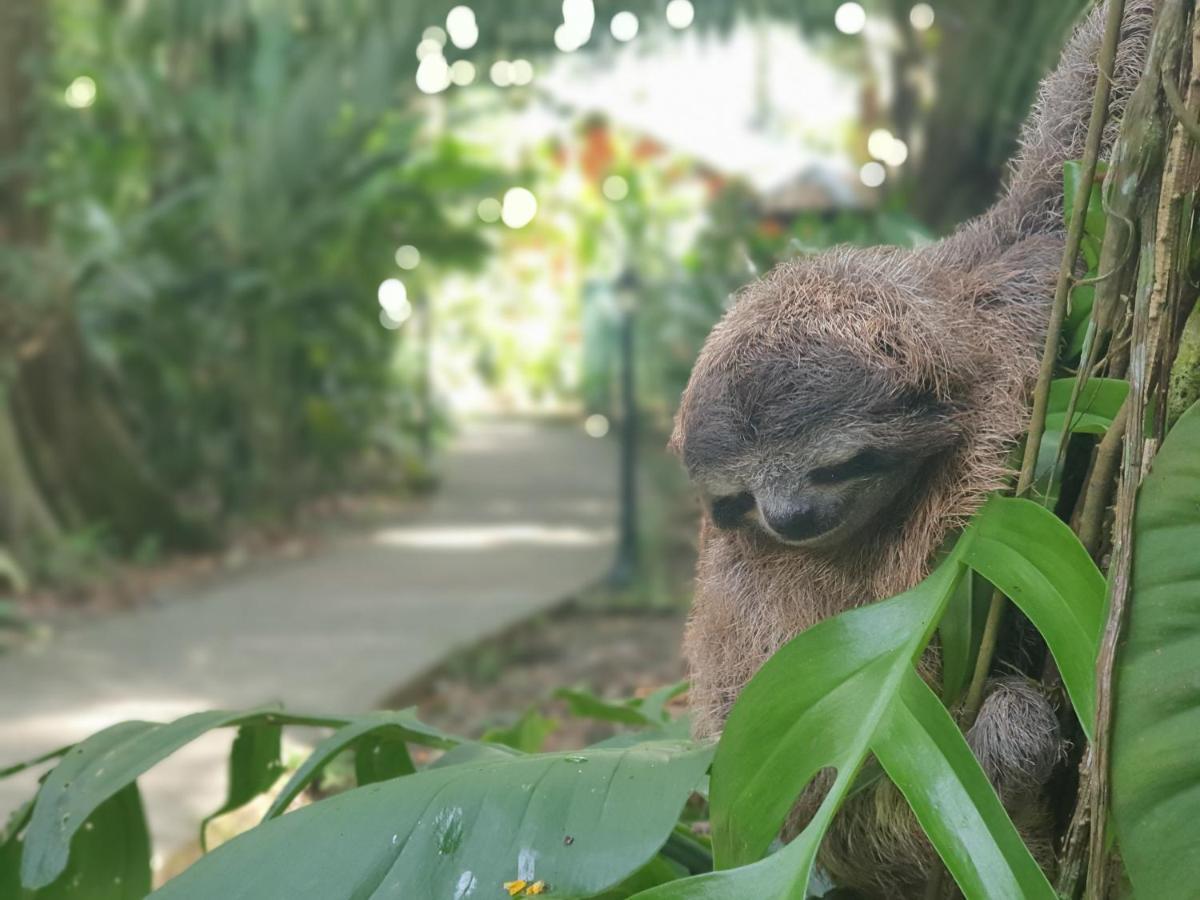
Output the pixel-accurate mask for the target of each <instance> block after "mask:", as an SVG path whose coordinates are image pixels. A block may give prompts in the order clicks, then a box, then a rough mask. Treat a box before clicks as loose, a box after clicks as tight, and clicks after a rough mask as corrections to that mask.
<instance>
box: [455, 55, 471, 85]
mask: <svg viewBox="0 0 1200 900" xmlns="http://www.w3.org/2000/svg"><path fill="white" fill-rule="evenodd" d="M450 80H451V81H452V82H454V83H455V84H457V85H458V86H459V87H466V86H467V85H468V84H471V83H472V82H474V81H475V63H473V62H471V61H470V60H469V59H456V60H455V61H454V62H453V63H452V64H451V65H450Z"/></svg>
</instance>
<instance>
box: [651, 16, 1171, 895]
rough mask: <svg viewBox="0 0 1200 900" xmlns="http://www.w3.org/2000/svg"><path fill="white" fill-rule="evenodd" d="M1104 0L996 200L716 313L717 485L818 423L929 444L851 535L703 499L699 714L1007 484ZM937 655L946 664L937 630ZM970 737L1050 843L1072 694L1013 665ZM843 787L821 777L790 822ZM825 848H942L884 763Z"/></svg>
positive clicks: (910, 569)
mask: <svg viewBox="0 0 1200 900" xmlns="http://www.w3.org/2000/svg"><path fill="white" fill-rule="evenodd" d="M1152 12H1153V4H1152V2H1151V0H1128V2H1127V3H1126V11H1125V21H1124V25H1123V29H1122V39H1121V43H1120V47H1119V51H1118V58H1117V67H1116V73H1115V77H1114V80H1113V85H1112V92H1111V102H1110V119H1109V122H1110V124H1109V127H1108V129H1107V132H1106V135H1105V146H1106V147H1108V146H1111V143H1112V141H1113V139H1114V138H1115V134H1116V127H1117V123H1118V122H1119V119H1120V116H1121V112H1122V110H1123V109H1124V106H1125V103H1126V101H1127V99H1128V96H1129V94H1130V93H1131V91H1132V89H1133V87H1134V86H1135V84H1136V81H1137V78H1138V76H1139V75H1140V71H1141V67H1142V62H1143V60H1144V58H1145V52H1146V43H1147V39H1148V35H1149V31H1150V21H1151V17H1152ZM1103 16H1104V10H1103V8H1102V7H1101V8H1099V9H1096V10H1094V11H1093V12H1092V13H1091V14H1090V15H1088V16H1087V17H1086V18H1085V19H1084V20H1083V22H1082V23H1081V24H1080V25H1079V27H1078V28H1077V30H1076V32H1075V33H1074V35H1073V36H1072V38H1071V40H1070V42H1069V43H1068V45H1067V47H1066V49H1065V50H1064V52H1063V55H1062V58H1061V61H1060V63H1059V65H1058V67H1057V68H1056V69H1055V70H1054V71H1053V72H1052V73H1051V74H1050V75H1049V76H1048V77H1047V78H1046V79H1045V80H1044V81H1043V83H1042V85H1041V88H1040V91H1039V95H1038V99H1037V102H1036V106H1035V108H1034V110H1033V112H1032V113H1031V115H1030V117H1029V119H1028V121H1027V122H1026V124H1025V125H1024V128H1023V130H1022V134H1021V144H1020V150H1019V152H1018V154H1017V157H1016V158H1015V160H1014V161H1013V163H1012V166H1011V169H1010V176H1009V184H1008V187H1007V189H1006V191H1005V192H1004V194H1003V196H1002V197H1001V198H1000V199H999V201H998V202H997V203H996V204H995V206H993V207H992V208H991V209H990V210H988V211H987V212H986V213H984V214H983V215H981V216H980V217H978V218H976V219H974V220H972V221H970V222H967V223H966V224H964V225H963V226H961V227H960V228H959V229H958V230H957V231H956V232H955V233H953V234H952V235H950V236H949V237H948V238H946V239H944V240H942V241H941V242H939V243H936V244H933V245H930V246H928V247H924V248H921V249H917V250H904V249H897V248H887V247H879V248H873V249H858V248H848V247H842V248H836V249H833V250H830V251H828V252H825V253H822V254H819V255H816V256H812V257H807V258H803V259H797V260H793V261H789V262H785V263H783V264H781V265H779V266H778V267H776V268H775V269H774V270H772V271H771V272H770V273H769V274H768V275H766V276H765V277H764V278H762V279H761V280H759V281H758V282H756V283H754V284H752V285H750V286H749V287H747V288H745V289H744V290H743V291H742V292H741V294H740V295H739V297H738V298H737V300H736V302H735V304H734V305H733V307H732V308H731V309H730V311H729V312H728V313H727V314H726V315H725V317H724V318H723V319H722V321H721V322H720V323H719V324H718V325H717V326H716V327H715V328H714V329H713V331H712V333H711V334H710V336H709V338H708V340H707V342H706V344H705V346H704V349H703V350H702V352H701V354H700V357H699V359H698V361H697V363H696V366H695V369H694V371H693V373H692V377H691V380H690V382H689V384H688V387H687V389H686V391H685V393H684V396H683V400H682V403H681V407H680V411H679V414H678V418H677V422H676V431H675V435H674V437H673V439H672V445H673V447H674V448H675V450H676V451H677V452H678V453H679V454H680V455H681V457H682V459H683V461H684V464H685V465H686V466H687V468H688V470H689V473H690V475H691V476H692V478H693V480H694V481H695V482H696V483H697V484H698V485H700V487H701V491H702V493H706V494H709V495H710V496H711V495H712V494H713V493H714V492H717V491H718V490H720V489H724V488H720V487H714V485H715V486H725V485H735V486H738V487H741V488H744V489H747V490H749V489H750V488H749V487H747V486H750V487H752V486H754V485H757V484H761V483H763V480H764V478H768V477H769V478H774V479H776V480H778V479H780V478H783V479H785V480H786V478H787V477H788V475H789V472H790V471H791V470H792V468H793V467H799V466H801V465H802V463H798V462H796V460H795V459H794V458H793V456H792V455H789V454H790V453H791V452H792V451H790V450H789V447H790V446H791V445H794V444H795V443H796V436H798V435H801V436H802V435H804V434H805V433H806V432H807V430H811V429H813V428H816V427H820V428H822V429H826V430H829V431H831V432H833V433H837V432H839V431H843V430H845V431H855V430H856V431H858V432H860V433H865V434H868V435H870V436H872V437H873V438H878V439H881V440H883V441H885V442H887V443H889V444H891V445H892V446H896V447H906V448H910V449H912V451H913V453H914V454H915V455H916V456H917V457H918V458H919V460H920V463H919V466H918V467H917V468H915V469H914V470H913V474H912V477H911V478H907V479H905V484H906V486H905V487H904V489H903V490H902V491H901V492H900V493H899V495H897V496H896V497H895V499H894V500H893V501H892V502H891V503H890V505H889V506H888V509H887V511H886V512H885V513H883V514H880V515H879V516H876V517H875V518H874V519H873V520H872V523H871V524H870V525H869V526H868V527H865V528H862V529H861V530H858V531H856V532H855V534H854V536H853V537H852V538H851V539H849V540H846V541H844V542H841V543H839V544H838V545H837V546H835V547H832V548H828V547H823V548H813V549H809V548H806V547H804V546H795V545H792V544H788V543H785V542H782V541H780V540H777V539H776V538H775V536H774V535H771V534H768V533H767V532H766V531H765V530H764V529H763V528H756V527H749V526H748V527H734V528H718V527H716V526H715V525H714V522H713V520H712V516H711V515H709V516H706V517H705V521H704V522H703V524H702V527H701V552H700V561H699V565H698V568H697V585H696V596H695V602H694V605H693V609H692V614H691V618H690V622H689V626H688V630H687V633H686V637H685V646H684V650H685V655H686V656H687V659H688V662H689V666H690V670H691V684H692V687H691V695H690V696H691V700H690V702H691V707H692V714H693V717H694V722H695V726H694V727H695V731H696V733H697V734H698V735H699V736H702V737H713V736H716V735H717V734H719V732H720V730H721V727H722V724H723V722H724V721H725V718H726V716H727V714H728V712H729V709H730V707H731V706H732V704H733V702H734V700H735V699H736V698H737V696H738V694H739V692H740V691H741V689H742V687H743V686H744V685H745V684H746V682H747V681H748V680H749V679H750V678H751V677H752V676H753V675H754V673H755V672H756V671H757V670H758V668H759V667H760V666H761V665H762V664H763V662H765V661H766V659H767V658H768V657H769V656H771V654H772V653H774V651H775V650H777V649H778V648H779V647H780V646H781V645H782V644H784V643H785V642H786V641H788V640H789V639H790V638H792V637H793V636H795V635H796V634H797V633H799V632H801V631H804V630H805V629H807V628H809V627H811V626H812V625H814V624H816V623H817V622H820V621H821V620H823V619H825V618H827V617H829V616H832V615H835V614H837V613H840V612H842V611H844V610H847V609H850V608H853V607H857V606H861V605H863V604H867V603H870V602H873V601H876V600H880V599H883V598H886V597H890V596H894V595H896V594H899V593H901V592H902V591H904V590H906V589H908V588H910V587H912V586H913V585H914V584H916V583H917V582H918V581H920V580H921V579H922V578H923V577H924V576H925V575H926V574H927V573H928V570H929V566H930V562H931V559H932V557H933V556H934V555H935V553H936V551H937V550H938V548H939V547H941V546H942V545H943V543H944V542H945V541H946V540H947V539H948V537H950V536H951V535H952V534H953V532H954V531H955V530H956V529H958V528H961V527H962V526H963V525H964V524H965V523H966V522H967V520H968V519H969V518H970V517H971V515H972V514H973V513H974V512H975V511H976V510H977V509H978V508H979V506H980V504H981V503H982V502H983V500H984V499H985V497H986V495H987V494H988V493H989V492H991V491H994V490H996V489H998V488H1002V487H1003V486H1004V485H1005V483H1006V479H1007V477H1008V476H1009V470H1008V465H1007V463H1008V459H1009V456H1010V453H1011V451H1012V449H1013V447H1014V445H1015V443H1016V442H1017V440H1018V439H1019V437H1020V435H1021V433H1022V431H1023V429H1024V428H1025V425H1026V423H1027V418H1028V409H1027V403H1028V400H1029V394H1030V390H1031V388H1032V386H1033V383H1034V381H1035V380H1036V374H1037V369H1038V364H1039V357H1040V355H1041V350H1042V344H1043V341H1044V333H1045V327H1046V322H1047V320H1048V317H1049V308H1050V305H1051V301H1052V297H1053V293H1054V284H1055V280H1056V277H1057V272H1058V267H1059V262H1060V259H1061V255H1062V251H1063V246H1064V240H1065V235H1064V231H1065V228H1064V223H1063V217H1062V212H1061V205H1062V184H1063V182H1062V166H1063V163H1064V162H1065V161H1066V160H1071V159H1077V158H1079V157H1081V156H1082V155H1083V145H1084V139H1085V135H1086V131H1087V121H1088V117H1089V113H1090V108H1091V104H1092V96H1093V91H1094V88H1095V83H1096V66H1095V59H1096V55H1097V52H1098V49H1099V46H1100V41H1101V36H1102V32H1103V27H1104V24H1103ZM875 432H881V433H880V434H876V433H875ZM764 473H766V474H765V475H764ZM923 667H924V668H926V669H928V670H929V672H930V673H931V675H933V673H936V670H937V668H938V663H937V659H936V651H931V652H930V653H929V654H927V656H926V658H925V660H924V661H923ZM967 737H968V741H969V742H970V744H971V746H972V748H973V749H974V750H975V752H976V755H977V756H978V757H979V758H980V760H981V762H982V763H983V766H984V769H985V771H986V772H987V773H988V775H989V776H990V777H991V779H992V781H993V783H994V784H995V785H996V786H997V788H998V789H999V791H1000V794H1001V798H1002V799H1003V800H1004V801H1005V803H1006V806H1007V807H1008V809H1009V811H1010V813H1011V814H1012V816H1013V818H1014V820H1015V821H1016V822H1017V824H1018V827H1020V828H1021V829H1022V831H1023V833H1024V834H1025V836H1026V838H1027V839H1028V840H1029V842H1030V844H1031V846H1033V848H1034V850H1035V853H1038V855H1039V856H1040V857H1041V858H1043V859H1048V858H1049V857H1050V853H1049V845H1048V841H1049V837H1048V835H1049V829H1048V828H1047V827H1046V826H1045V825H1044V824H1043V821H1044V818H1045V817H1044V813H1043V811H1042V802H1041V799H1040V794H1041V790H1042V786H1043V785H1044V784H1045V782H1046V781H1047V779H1048V778H1049V776H1050V773H1051V770H1052V769H1053V768H1054V766H1055V763H1056V762H1057V761H1058V759H1059V758H1060V756H1061V753H1062V747H1061V744H1062V741H1061V738H1060V736H1059V732H1058V726H1057V720H1056V716H1055V714H1054V710H1053V709H1052V708H1051V706H1050V704H1049V703H1048V701H1047V700H1046V699H1045V698H1044V696H1043V695H1042V694H1041V693H1040V691H1038V689H1037V688H1036V687H1035V686H1032V685H1031V684H1029V683H1028V682H1026V681H1024V680H1022V679H1020V678H1007V679H1002V680H996V681H994V682H993V683H992V684H991V685H990V687H989V695H988V697H987V699H986V701H985V703H984V706H983V709H982V710H981V713H980V715H979V717H978V719H977V721H976V724H975V725H974V726H973V727H972V728H971V730H970V731H969V732H968V735H967ZM825 787H827V784H822V783H821V779H818V780H817V781H816V782H814V784H813V785H812V786H810V788H809V789H808V790H807V791H806V793H805V795H804V797H802V798H801V801H800V802H799V803H798V805H797V808H796V811H795V814H794V816H793V822H792V824H791V826H790V827H789V829H788V830H789V831H791V832H792V833H795V831H796V829H798V828H799V827H801V826H802V825H803V823H804V821H805V820H806V818H807V815H808V814H810V813H811V811H812V809H814V808H815V806H814V805H813V801H814V799H816V800H819V798H820V796H821V795H822V794H823V791H824V789H825ZM821 861H822V864H823V865H824V866H825V867H826V868H828V869H829V870H830V871H831V872H832V873H833V874H834V875H835V876H837V877H838V878H839V880H840V882H841V883H843V884H845V885H847V886H851V887H857V888H859V889H861V890H864V891H867V892H868V893H871V894H872V895H875V896H908V895H910V894H912V893H913V892H916V891H919V889H920V888H919V886H920V885H921V884H923V883H924V882H925V881H926V879H927V878H928V877H929V875H930V874H931V873H932V872H933V871H934V869H935V867H936V866H937V865H938V863H937V860H936V857H935V856H934V855H933V852H932V850H931V849H930V848H929V846H928V844H927V843H926V841H925V840H924V838H923V837H922V836H921V834H920V829H919V828H918V826H917V825H916V823H915V821H914V820H913V819H912V816H911V813H910V812H909V811H908V809H907V807H906V806H905V804H904V802H903V800H902V798H900V797H899V795H898V793H897V792H896V790H895V788H894V787H893V786H891V785H890V784H888V783H887V782H886V780H884V782H883V783H882V784H881V785H880V786H879V787H877V788H875V789H873V790H869V791H864V792H862V793H860V794H859V795H856V797H855V798H853V799H852V800H851V801H849V802H848V804H847V806H846V807H845V808H844V809H843V811H842V812H841V813H840V814H839V817H838V820H837V822H836V823H835V825H834V827H833V829H832V830H831V833H830V836H829V838H828V839H827V841H826V843H825V846H824V848H823V850H822V855H821Z"/></svg>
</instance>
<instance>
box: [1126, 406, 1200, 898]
mask: <svg viewBox="0 0 1200 900" xmlns="http://www.w3.org/2000/svg"><path fill="white" fill-rule="evenodd" d="M1198 548H1200V406H1192V408H1191V409H1189V410H1188V411H1187V412H1186V413H1184V415H1183V416H1182V417H1181V418H1180V419H1179V421H1178V422H1177V423H1176V425H1175V427H1174V428H1173V429H1172V430H1171V432H1170V433H1169V434H1168V435H1167V437H1166V439H1165V440H1164V441H1163V445H1162V448H1161V449H1160V450H1159V453H1158V456H1157V457H1156V458H1155V460H1154V463H1153V465H1152V466H1151V469H1150V473H1149V474H1148V475H1147V476H1146V478H1145V480H1144V481H1143V482H1142V487H1141V490H1140V492H1139V495H1138V503H1137V513H1136V518H1135V520H1134V550H1133V554H1134V555H1133V593H1132V597H1131V600H1130V604H1129V621H1128V625H1127V626H1126V630H1125V639H1124V645H1123V646H1122V648H1121V651H1120V654H1119V656H1118V659H1117V662H1118V667H1117V677H1116V702H1115V715H1116V718H1115V721H1114V725H1113V745H1112V759H1113V766H1112V792H1113V818H1114V822H1115V825H1116V830H1117V837H1118V841H1119V844H1120V847H1121V855H1122V857H1123V859H1124V861H1125V865H1126V868H1127V870H1128V872H1129V877H1130V879H1131V880H1132V881H1133V886H1134V889H1135V891H1136V892H1137V895H1138V896H1139V897H1154V898H1162V900H1173V898H1180V900H1183V898H1187V897H1192V896H1194V895H1195V892H1196V885H1197V884H1200V855H1198V854H1197V852H1196V823H1197V822H1198V821H1200V752H1197V739H1198V737H1200V549H1198Z"/></svg>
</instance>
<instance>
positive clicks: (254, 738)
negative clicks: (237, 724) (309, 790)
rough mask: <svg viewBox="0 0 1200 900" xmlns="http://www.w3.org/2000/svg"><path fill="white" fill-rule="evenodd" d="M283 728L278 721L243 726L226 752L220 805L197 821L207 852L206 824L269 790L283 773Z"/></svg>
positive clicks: (202, 845) (202, 847)
mask: <svg viewBox="0 0 1200 900" xmlns="http://www.w3.org/2000/svg"><path fill="white" fill-rule="evenodd" d="M282 740H283V727H282V726H281V725H279V724H277V723H273V724H267V725H243V726H242V727H241V728H239V729H238V733H237V737H235V738H234V739H233V747H232V748H231V750H230V752H229V790H228V791H227V793H226V796H225V802H224V803H223V804H221V808H220V809H218V810H217V811H216V812H214V813H212V814H211V815H209V816H207V817H206V818H205V819H204V821H202V822H201V823H200V847H201V849H202V850H204V851H205V852H207V851H208V836H207V834H206V832H207V830H208V823H209V822H211V821H212V820H213V819H215V818H217V817H218V816H223V815H225V813H227V812H230V811H231V810H235V809H237V808H238V807H239V806H244V805H245V804H247V803H249V802H250V801H251V800H253V799H254V798H255V797H257V796H258V795H259V794H261V793H264V792H265V791H267V790H269V789H270V787H271V785H273V784H274V783H275V781H276V779H277V778H279V776H280V774H282V772H283V763H282V762H281V761H280V759H279V756H280V749H281V745H282Z"/></svg>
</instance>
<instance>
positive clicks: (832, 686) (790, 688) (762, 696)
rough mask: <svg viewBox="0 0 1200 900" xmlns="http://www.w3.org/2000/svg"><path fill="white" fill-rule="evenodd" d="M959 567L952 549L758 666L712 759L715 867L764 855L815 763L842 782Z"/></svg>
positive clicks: (862, 753)
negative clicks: (882, 596) (894, 588)
mask: <svg viewBox="0 0 1200 900" xmlns="http://www.w3.org/2000/svg"><path fill="white" fill-rule="evenodd" d="M964 573H965V570H964V569H963V567H962V565H961V564H960V563H959V562H958V560H957V559H956V557H955V555H954V554H951V556H950V557H949V558H947V560H946V561H945V562H943V563H942V565H940V566H939V567H938V568H937V569H936V570H935V571H934V572H933V574H932V575H930V576H929V578H927V579H925V581H923V582H921V584H919V585H917V586H916V587H915V588H913V589H912V590H909V591H906V592H905V593H903V594H901V595H900V596H898V597H894V598H892V599H890V600H885V601H883V602H882V603H876V604H873V605H871V606H868V607H865V608H863V609H856V610H851V611H850V612H846V613H843V614H841V615H839V616H835V617H834V618H832V619H827V620H826V621H824V622H821V623H820V624H818V625H816V626H814V627H813V628H811V629H809V630H808V631H805V632H803V633H802V634H800V635H799V636H797V637H796V638H794V639H793V640H792V641H790V642H789V643H788V644H786V645H785V646H784V647H783V648H782V649H780V650H779V651H778V652H777V653H776V654H775V655H774V656H772V657H771V659H770V660H768V661H767V663H766V665H764V666H763V667H762V669H761V670H760V671H759V672H758V674H757V675H755V677H754V678H753V679H752V680H751V681H750V683H749V684H748V685H747V686H746V688H745V689H744V690H743V691H742V694H741V696H740V697H739V698H738V701H737V703H736V704H735V705H734V708H733V711H732V712H731V714H730V716H729V720H728V722H727V723H726V726H725V732H724V735H723V736H722V738H721V742H720V745H719V747H718V749H717V755H716V758H715V760H714V761H713V772H712V787H711V795H710V796H711V806H712V809H711V819H712V826H713V850H714V853H715V856H716V863H717V867H718V868H722V869H724V868H729V867H731V866H737V865H744V864H746V863H749V862H753V861H755V860H756V859H759V858H761V857H762V856H763V854H765V853H766V851H767V848H768V847H769V846H770V844H771V842H772V841H773V840H774V839H775V837H776V835H777V834H778V833H779V828H780V826H781V825H782V823H783V821H784V818H785V817H786V816H787V813H788V811H789V810H790V809H791V807H792V804H793V803H794V801H795V798H796V797H797V796H799V795H800V792H801V791H802V790H803V788H804V786H805V785H806V784H808V782H809V781H810V780H811V779H812V777H813V776H814V775H816V774H817V772H819V771H820V770H821V769H823V768H826V767H829V766H833V767H836V768H837V770H838V782H845V783H846V784H847V786H848V783H849V782H850V781H851V780H852V778H853V776H854V774H855V772H856V771H857V770H858V767H859V766H860V765H861V764H862V762H863V760H864V759H865V758H866V756H867V754H868V753H869V752H870V743H871V739H872V737H873V736H874V733H875V731H876V730H877V729H878V727H879V724H880V722H881V721H882V719H883V718H884V716H885V715H886V713H887V710H888V707H889V706H890V704H891V703H892V702H893V701H894V699H895V694H896V692H897V691H898V689H899V686H900V683H901V681H902V680H903V678H904V675H905V673H906V672H908V671H909V670H911V668H912V664H913V660H914V659H915V658H916V657H917V656H918V655H919V654H920V652H921V651H922V649H924V647H925V645H926V643H928V640H929V636H930V634H931V633H932V631H933V628H934V626H935V625H936V624H937V621H938V619H939V618H940V615H941V612H942V610H943V608H944V607H945V604H946V602H947V601H948V600H949V598H950V596H951V594H952V593H953V591H954V589H955V588H956V587H957V585H958V582H959V580H960V579H961V578H962V577H963V575H964ZM836 790H837V788H836V787H835V788H834V789H833V790H831V791H830V794H831V795H832V794H834V793H835V792H836ZM799 880H801V881H803V882H804V883H807V881H808V873H807V872H805V873H803V877H802V878H800V879H799Z"/></svg>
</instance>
